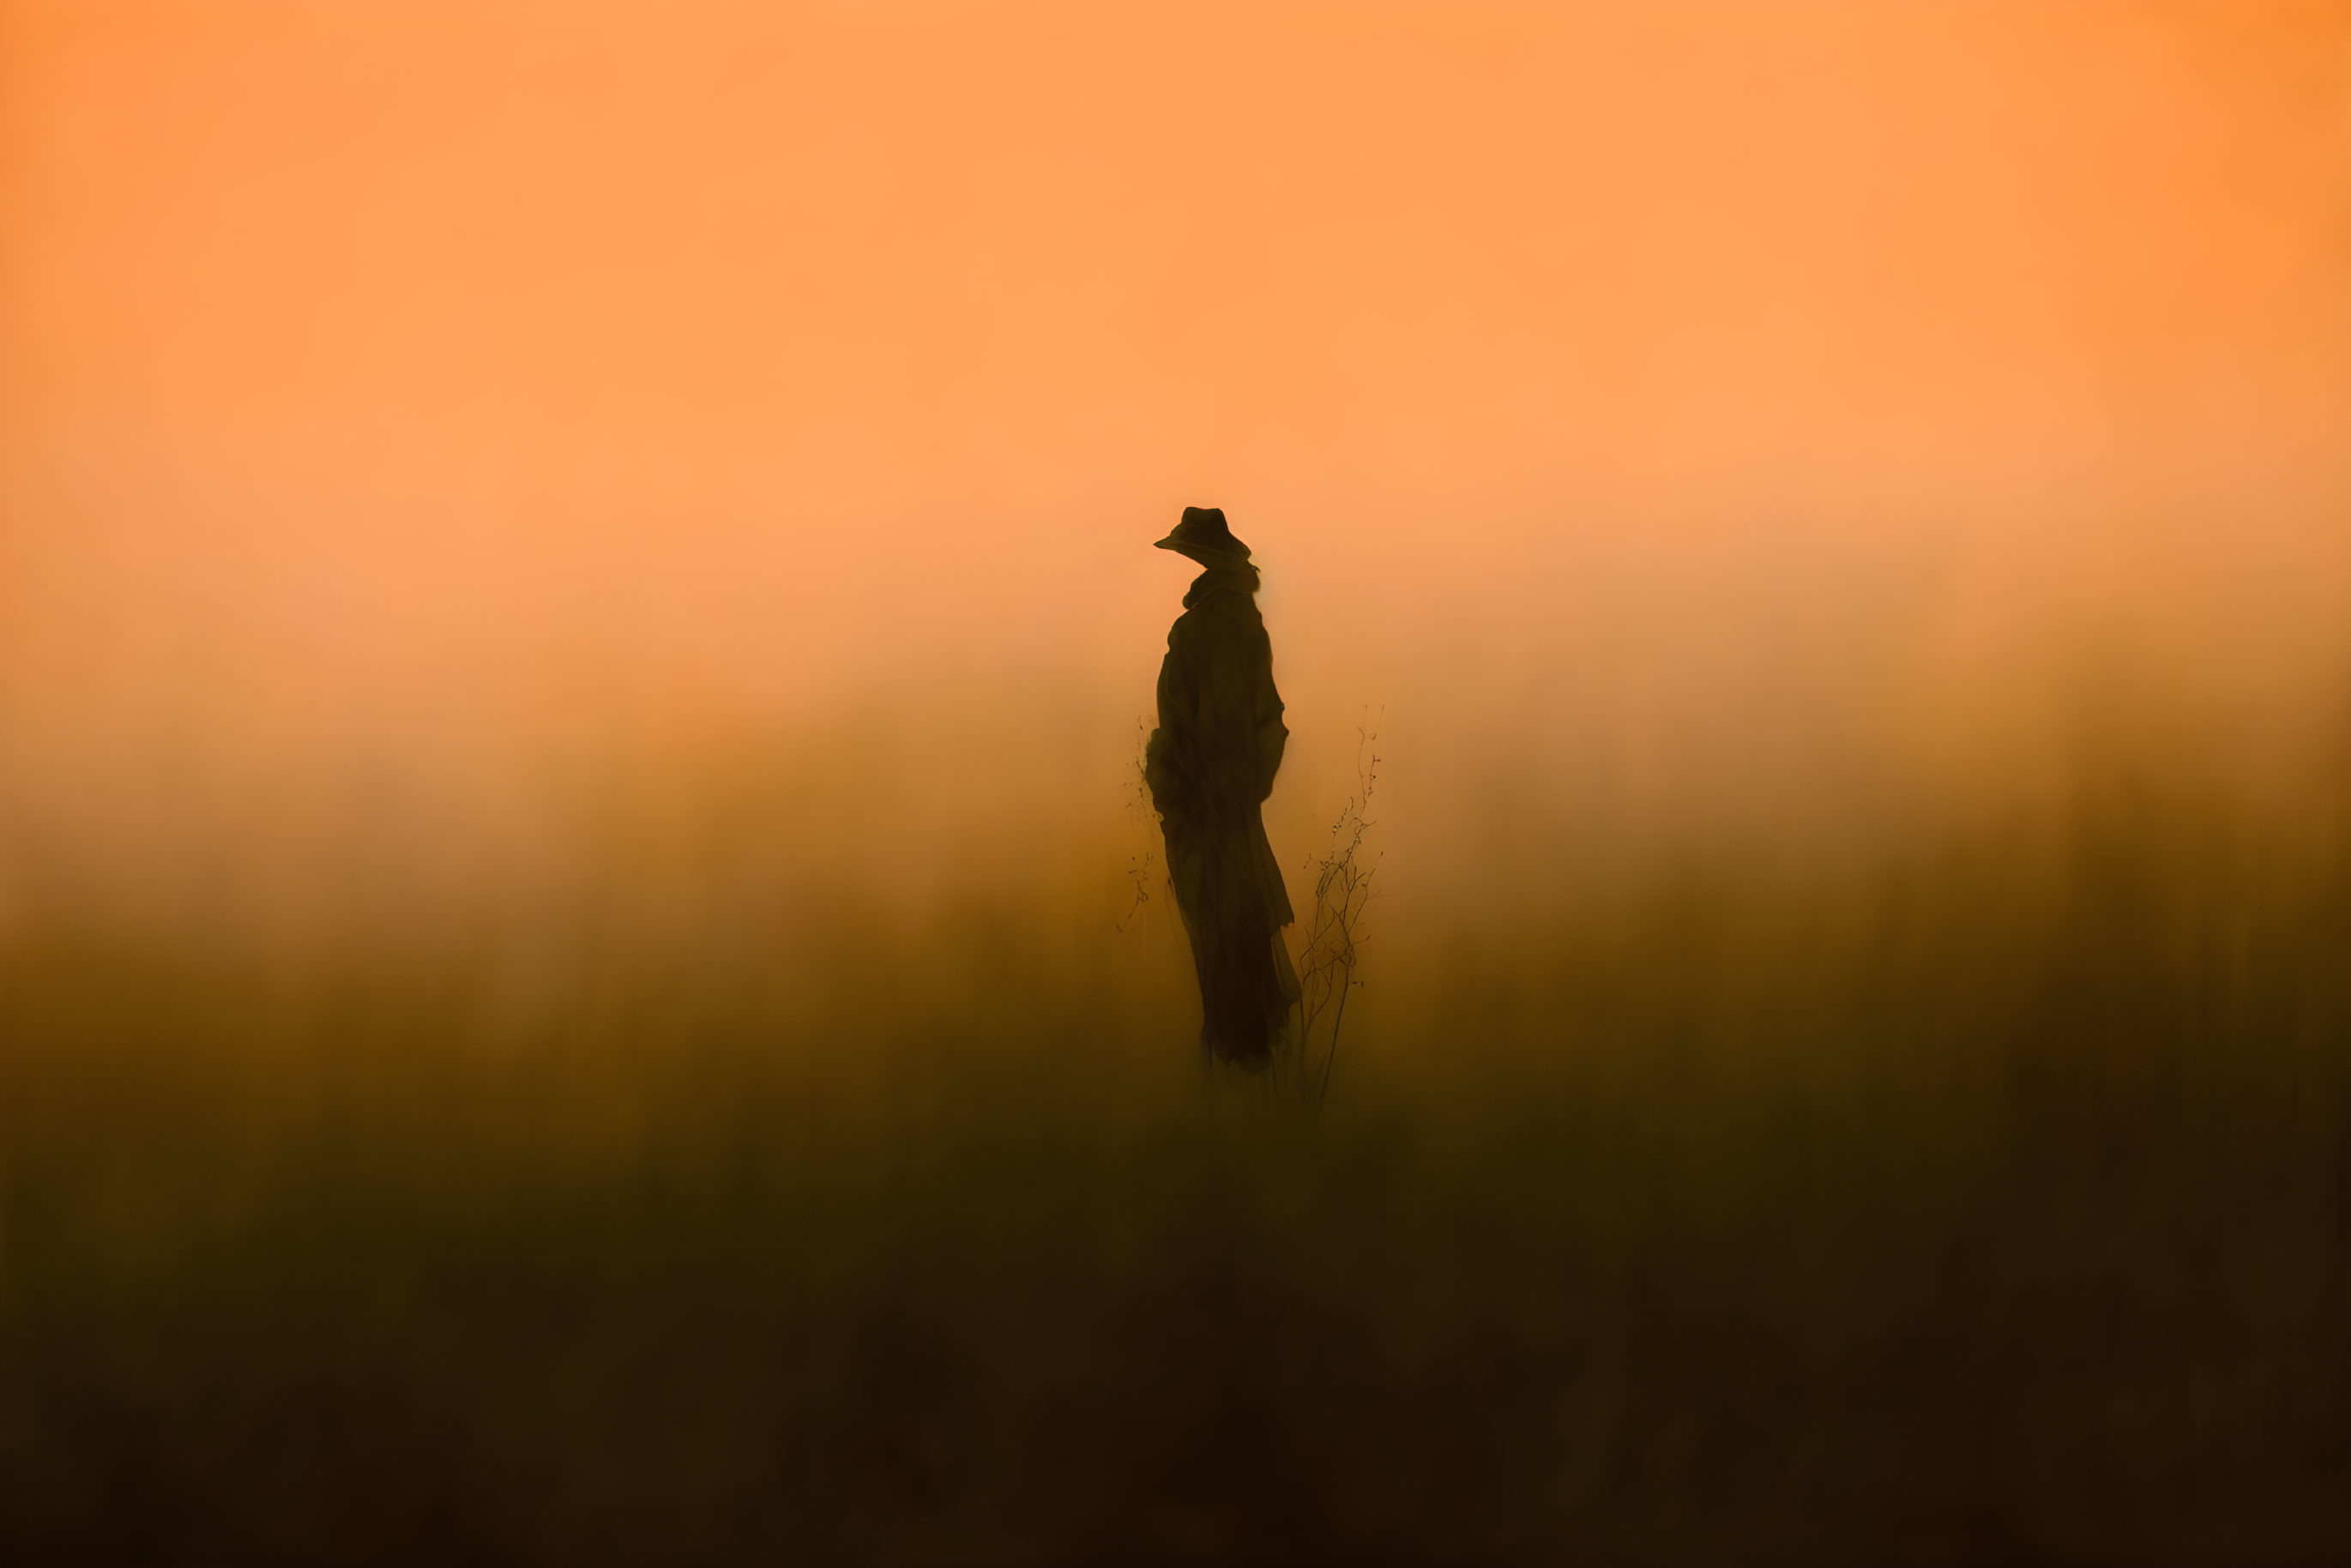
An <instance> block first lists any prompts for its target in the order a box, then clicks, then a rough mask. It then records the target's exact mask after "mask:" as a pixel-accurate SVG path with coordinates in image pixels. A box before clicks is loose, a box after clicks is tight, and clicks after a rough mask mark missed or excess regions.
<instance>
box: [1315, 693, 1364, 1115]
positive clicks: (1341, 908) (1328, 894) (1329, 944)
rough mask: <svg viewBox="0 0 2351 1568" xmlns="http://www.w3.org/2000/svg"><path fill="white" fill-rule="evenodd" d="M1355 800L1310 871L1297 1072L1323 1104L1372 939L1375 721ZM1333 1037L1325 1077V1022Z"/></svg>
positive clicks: (1358, 768)
mask: <svg viewBox="0 0 2351 1568" xmlns="http://www.w3.org/2000/svg"><path fill="white" fill-rule="evenodd" d="M1355 733H1356V737H1357V739H1356V747H1355V781H1356V790H1355V793H1354V794H1353V796H1352V797H1350V798H1349V800H1348V801H1347V804H1346V806H1345V808H1344V809H1343V810H1341V811H1340V813H1339V816H1338V820H1337V821H1334V822H1332V825H1331V844H1330V848H1329V849H1328V850H1326V851H1325V852H1324V853H1323V855H1322V859H1321V860H1320V861H1319V862H1313V863H1312V864H1311V865H1310V867H1309V868H1308V869H1310V870H1311V871H1312V872H1313V873H1315V875H1314V916H1313V923H1312V925H1311V926H1310V928H1309V930H1308V934H1307V938H1306V943H1305V946H1304V947H1303V948H1302V949H1301V953H1300V956H1299V964H1298V969H1299V979H1300V988H1299V989H1300V995H1299V1004H1298V1006H1299V1028H1298V1041H1299V1047H1298V1071H1299V1073H1300V1087H1301V1090H1305V1089H1307V1088H1308V1086H1309V1084H1310V1083H1311V1092H1312V1094H1313V1098H1314V1102H1315V1103H1316V1104H1318V1105H1319V1104H1321V1103H1322V1100H1323V1099H1324V1097H1325V1096H1327V1095H1328V1094H1329V1093H1330V1091H1331V1075H1332V1070H1333V1068H1334V1067H1335V1066H1336V1064H1337V1061H1338V1056H1339V1035H1340V1032H1341V1031H1342V1030H1343V1029H1344V1028H1345V1027H1346V1021H1347V995H1348V993H1349V992H1350V991H1352V990H1353V989H1354V988H1356V987H1357V986H1360V985H1362V984H1363V983H1364V982H1363V981H1362V980H1360V979H1357V978H1356V977H1355V970H1356V968H1357V967H1358V965H1359V963H1360V962H1361V951H1360V950H1361V948H1362V946H1363V944H1364V942H1365V941H1366V940H1367V939H1368V936H1367V934H1366V933H1365V931H1364V909H1365V907H1366V906H1367V905H1368V904H1370V902H1371V898H1372V877H1373V875H1374V873H1376V872H1377V870H1378V869H1379V868H1378V865H1377V857H1376V855H1375V856H1374V857H1373V863H1371V864H1368V865H1367V864H1365V863H1364V833H1365V831H1367V830H1368V829H1369V828H1370V827H1371V825H1372V823H1371V820H1370V819H1369V818H1368V817H1366V816H1365V815H1364V812H1365V811H1366V810H1368V808H1369V807H1370V804H1371V800H1372V791H1373V789H1374V788H1375V787H1376V785H1377V783H1378V781H1379V767H1380V757H1379V753H1378V752H1377V751H1376V750H1375V749H1374V747H1375V745H1376V743H1377V741H1378V739H1379V729H1378V726H1377V722H1376V720H1375V719H1372V718H1369V717H1367V719H1366V722H1365V723H1364V724H1363V725H1361V726H1359V727H1357V728H1356V732H1355ZM1326 1014H1327V1015H1328V1016H1329V1018H1330V1031H1329V1033H1328V1035H1327V1036H1326V1037H1325V1038H1324V1040H1323V1045H1322V1071H1321V1072H1320V1073H1319V1074H1318V1073H1316V1072H1315V1071H1314V1069H1313V1062H1312V1057H1313V1050H1314V1043H1315V1032H1316V1030H1317V1029H1318V1027H1319V1026H1320V1025H1321V1023H1322V1019H1323V1018H1324V1016H1325V1015H1326Z"/></svg>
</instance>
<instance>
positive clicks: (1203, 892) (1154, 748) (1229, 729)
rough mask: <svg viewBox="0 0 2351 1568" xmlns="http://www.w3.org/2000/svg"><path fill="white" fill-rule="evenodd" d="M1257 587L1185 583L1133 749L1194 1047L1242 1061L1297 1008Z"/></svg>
mask: <svg viewBox="0 0 2351 1568" xmlns="http://www.w3.org/2000/svg"><path fill="white" fill-rule="evenodd" d="M1255 590H1256V573H1255V571H1254V570H1252V569H1251V568H1249V567H1247V566H1238V567H1232V568H1213V567H1212V568H1211V569H1210V570H1207V572H1204V573H1203V574H1201V576H1200V577H1199V578H1198V579H1196V580H1195V581H1194V582H1193V584H1192V589H1191V591H1190V592H1188V593H1186V595H1185V596H1184V613H1183V614H1182V615H1181V616H1179V617H1177V618H1176V621H1175V625H1174V626H1173V627H1171V628H1170V629H1169V630H1168V632H1167V657H1166V659H1165V662H1164V663H1162V664H1160V666H1159V727H1158V728H1157V729H1156V730H1155V731H1153V732H1152V736H1151V739H1150V741H1149V742H1148V743H1147V744H1146V746H1145V747H1144V779H1146V780H1147V782H1148V783H1149V785H1150V788H1151V802H1152V804H1153V806H1154V807H1155V808H1156V809H1157V810H1158V812H1159V815H1160V819H1161V824H1162V827H1163V830H1164V831H1165V835H1166V840H1167V870H1168V874H1169V878H1170V880H1171V881H1173V882H1174V883H1175V907H1176V909H1177V911H1178V912H1179V913H1180V914H1181V915H1183V919H1184V930H1185V933H1186V935H1187V936H1190V938H1191V941H1192V961H1193V964H1194V966H1195V967H1196V969H1197V971H1198V974H1199V980H1200V1003H1201V1015H1202V1023H1201V1041H1202V1043H1203V1044H1204V1045H1205V1046H1206V1047H1207V1050H1208V1051H1210V1052H1211V1053H1212V1054H1213V1055H1216V1056H1219V1057H1223V1058H1226V1059H1228V1060H1232V1061H1241V1062H1246V1063H1252V1064H1254V1063H1259V1062H1262V1061H1266V1060H1267V1059H1268V1057H1269V1056H1270V1054H1271V1052H1272V1049H1273V1046H1274V1043H1275V1042H1276V1040H1279V1039H1280V1032H1281V1030H1282V1029H1283V1028H1284V1026H1285V1024H1286V1022H1287V1020H1288V1018H1289V1013H1290V1006H1291V1005H1292V1004H1293V1003H1295V1002H1296V1001H1297V999H1298V975H1297V971H1296V970H1295V969H1294V968H1292V967H1291V966H1290V954H1289V952H1288V950H1287V949H1286V948H1285V947H1284V946H1282V939H1281V927H1283V926H1285V925H1289V924H1290V921H1291V919H1292V918H1293V916H1292V915H1291V912H1290V894H1289V893H1288V892H1287V891H1286V890H1285V889H1284V888H1283V887H1282V884H1281V868H1280V864H1279V863H1278V862H1276V861H1275V860H1274V858H1273V848H1272V846H1271V845H1270V844H1269V843H1268V842H1267V841H1266V837H1265V822H1264V820H1263V818H1262V817H1261V816H1260V815H1259V806H1260V804H1262V802H1263V801H1264V800H1265V798H1266V797H1267V796H1268V795H1270V794H1271V793H1272V792H1273V776H1274V774H1275V772H1276V771H1278V770H1279V769H1280V767H1281V752H1282V747H1283V745H1284V744H1285V743H1286V742H1287V741H1288V740H1289V738H1290V731H1289V729H1288V727H1285V726H1284V725H1283V724H1282V722H1281V695H1280V693H1279V692H1277V691H1276V690H1275V689H1274V685H1273V644H1272V642H1271V640H1270V639H1269V638H1268V637H1267V636H1266V633H1265V621H1264V619H1263V617H1261V616H1260V615H1259V613H1258V609H1257V601H1256V598H1255Z"/></svg>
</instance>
